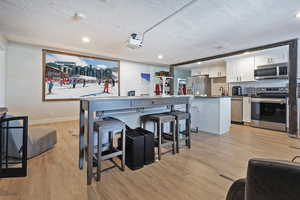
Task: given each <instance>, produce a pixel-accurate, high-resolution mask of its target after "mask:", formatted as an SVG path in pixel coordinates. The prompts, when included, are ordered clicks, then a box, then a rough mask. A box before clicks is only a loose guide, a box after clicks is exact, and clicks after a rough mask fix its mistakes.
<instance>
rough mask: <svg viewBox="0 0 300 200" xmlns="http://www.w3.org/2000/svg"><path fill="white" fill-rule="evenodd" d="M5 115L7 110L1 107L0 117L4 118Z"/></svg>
mask: <svg viewBox="0 0 300 200" xmlns="http://www.w3.org/2000/svg"><path fill="white" fill-rule="evenodd" d="M5 113H7V108H1V107H0V117H2V116H3V115H4V114H5Z"/></svg>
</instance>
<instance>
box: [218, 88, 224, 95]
mask: <svg viewBox="0 0 300 200" xmlns="http://www.w3.org/2000/svg"><path fill="white" fill-rule="evenodd" d="M219 91H221V92H222V93H221V95H222V96H225V92H224V88H223V87H220V89H219Z"/></svg>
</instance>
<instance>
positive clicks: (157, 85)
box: [155, 84, 161, 95]
mask: <svg viewBox="0 0 300 200" xmlns="http://www.w3.org/2000/svg"><path fill="white" fill-rule="evenodd" d="M160 92H161V91H160V84H155V94H156V95H160Z"/></svg>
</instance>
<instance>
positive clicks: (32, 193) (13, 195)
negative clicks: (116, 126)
mask: <svg viewBox="0 0 300 200" xmlns="http://www.w3.org/2000/svg"><path fill="white" fill-rule="evenodd" d="M48 126H52V127H55V128H56V129H57V132H58V144H57V145H56V147H55V148H54V149H52V150H50V151H48V152H46V153H44V154H42V155H40V156H38V157H36V158H33V159H31V160H29V162H28V176H27V177H26V178H12V179H1V180H0V199H1V200H20V199H22V200H31V199H38V200H59V199H62V200H77V199H78V200H94V199H97V200H98V199H100V200H129V199H130V200H141V199H145V200H152V199H157V200H168V199H170V200H171V199H172V200H177V199H178V200H184V199H190V200H194V199H195V200H199V199H203V200H207V199H209V200H224V199H225V196H226V193H227V190H228V188H229V186H230V185H231V183H232V181H230V179H234V180H236V179H238V178H242V177H244V176H245V175H246V170H247V162H248V160H249V159H250V158H253V157H259V158H273V159H282V160H291V159H292V158H293V157H294V156H296V155H300V150H298V149H294V148H290V146H289V145H290V140H291V139H289V138H288V137H287V135H286V134H283V133H280V132H276V131H270V130H263V129H257V128H251V127H247V126H239V125H233V126H232V127H231V130H230V133H228V134H225V135H221V136H220V135H212V134H207V133H197V134H193V136H192V149H190V150H188V149H182V150H181V152H180V154H177V155H172V154H167V155H164V156H163V157H162V161H160V162H156V163H154V164H152V165H148V166H145V167H144V168H143V169H141V170H138V171H131V170H130V169H128V168H127V169H126V171H125V172H121V171H120V170H119V169H118V168H114V169H112V170H109V171H106V172H105V173H103V176H102V182H101V183H96V182H93V184H92V186H87V185H86V171H85V169H84V170H82V171H81V170H79V169H78V122H77V121H72V122H64V123H54V124H49V125H48ZM299 146H300V145H299ZM109 166H111V163H110V162H109V161H106V162H104V167H109ZM224 177H228V178H224Z"/></svg>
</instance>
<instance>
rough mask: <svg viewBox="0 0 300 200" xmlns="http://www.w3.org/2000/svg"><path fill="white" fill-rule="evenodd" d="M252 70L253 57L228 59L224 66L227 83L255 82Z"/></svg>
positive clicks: (253, 65) (253, 66) (253, 67)
mask: <svg viewBox="0 0 300 200" xmlns="http://www.w3.org/2000/svg"><path fill="white" fill-rule="evenodd" d="M254 69H255V62H254V57H253V56H246V57H237V58H232V59H229V60H227V65H226V78H227V80H226V81H227V82H228V83H232V82H249V81H255V79H254Z"/></svg>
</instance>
